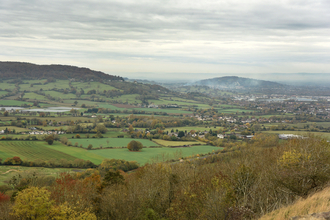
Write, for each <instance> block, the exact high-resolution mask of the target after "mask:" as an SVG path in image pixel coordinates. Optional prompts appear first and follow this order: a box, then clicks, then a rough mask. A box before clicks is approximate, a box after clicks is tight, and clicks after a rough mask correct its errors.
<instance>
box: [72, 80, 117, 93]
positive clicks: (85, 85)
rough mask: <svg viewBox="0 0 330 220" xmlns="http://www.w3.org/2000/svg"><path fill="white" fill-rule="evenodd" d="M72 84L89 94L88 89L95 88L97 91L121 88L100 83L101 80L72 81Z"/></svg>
mask: <svg viewBox="0 0 330 220" xmlns="http://www.w3.org/2000/svg"><path fill="white" fill-rule="evenodd" d="M72 86H73V87H75V88H77V90H78V91H80V89H83V90H84V92H85V94H87V92H88V91H90V90H93V89H95V90H96V91H97V90H99V91H103V90H107V91H108V90H119V89H117V88H115V87H112V86H109V85H106V84H103V83H99V82H72Z"/></svg>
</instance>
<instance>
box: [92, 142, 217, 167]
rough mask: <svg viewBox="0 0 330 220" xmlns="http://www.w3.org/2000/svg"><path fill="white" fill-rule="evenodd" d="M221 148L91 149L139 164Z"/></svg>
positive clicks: (100, 153)
mask: <svg viewBox="0 0 330 220" xmlns="http://www.w3.org/2000/svg"><path fill="white" fill-rule="evenodd" d="M221 149H222V148H219V147H214V146H208V145H207V146H206V145H202V146H192V147H182V148H169V147H162V148H143V149H142V150H141V151H139V152H131V151H129V150H127V149H124V148H123V149H103V150H91V152H93V153H94V154H97V155H100V156H102V157H106V158H108V159H122V160H127V161H137V162H138V163H139V164H140V165H144V164H145V163H148V162H152V161H155V162H160V161H163V160H169V159H179V157H188V156H191V155H196V154H206V153H209V152H212V151H213V150H214V151H216V150H221Z"/></svg>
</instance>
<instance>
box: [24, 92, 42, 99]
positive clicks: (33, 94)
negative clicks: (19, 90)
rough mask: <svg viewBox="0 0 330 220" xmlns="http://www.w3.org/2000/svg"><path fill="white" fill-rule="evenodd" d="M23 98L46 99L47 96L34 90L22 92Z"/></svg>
mask: <svg viewBox="0 0 330 220" xmlns="http://www.w3.org/2000/svg"><path fill="white" fill-rule="evenodd" d="M24 98H26V99H31V100H47V98H46V97H45V96H43V95H39V94H37V93H34V92H28V93H24Z"/></svg>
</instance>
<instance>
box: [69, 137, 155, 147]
mask: <svg viewBox="0 0 330 220" xmlns="http://www.w3.org/2000/svg"><path fill="white" fill-rule="evenodd" d="M132 140H136V141H140V142H141V143H142V144H143V146H145V147H150V146H159V145H158V144H155V143H154V142H152V141H149V140H147V139H132V138H89V139H72V140H70V141H71V142H72V144H75V143H76V142H77V143H78V144H79V146H80V144H82V145H83V147H84V148H87V147H88V145H89V144H92V145H93V147H94V148H96V147H100V145H102V146H103V147H126V146H127V144H128V143H129V142H130V141H132ZM107 141H109V144H108V143H107Z"/></svg>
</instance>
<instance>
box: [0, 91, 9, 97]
mask: <svg viewBox="0 0 330 220" xmlns="http://www.w3.org/2000/svg"><path fill="white" fill-rule="evenodd" d="M7 93H8V92H7V91H0V96H2V95H6V94H7Z"/></svg>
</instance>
